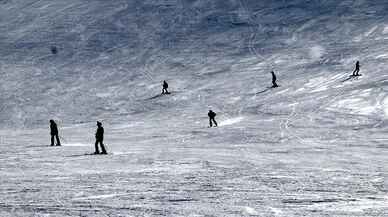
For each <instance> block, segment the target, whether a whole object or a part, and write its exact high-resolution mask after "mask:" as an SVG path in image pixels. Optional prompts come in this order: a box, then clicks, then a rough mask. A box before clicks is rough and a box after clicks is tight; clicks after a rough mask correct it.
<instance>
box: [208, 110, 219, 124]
mask: <svg viewBox="0 0 388 217" xmlns="http://www.w3.org/2000/svg"><path fill="white" fill-rule="evenodd" d="M216 115H217V114H216V113H215V112H213V111H212V110H209V113H208V114H207V116H209V125H210V127H213V123H214V125H215V126H216V127H217V126H218V124H217V121H216V119H215V117H216Z"/></svg>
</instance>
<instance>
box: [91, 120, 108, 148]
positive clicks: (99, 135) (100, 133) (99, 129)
mask: <svg viewBox="0 0 388 217" xmlns="http://www.w3.org/2000/svg"><path fill="white" fill-rule="evenodd" d="M103 142H104V128H103V127H102V123H101V122H99V121H97V131H96V143H95V144H94V147H95V152H94V154H107V152H106V149H105V146H104V143H103ZM98 143H100V146H101V153H100V151H99V150H98Z"/></svg>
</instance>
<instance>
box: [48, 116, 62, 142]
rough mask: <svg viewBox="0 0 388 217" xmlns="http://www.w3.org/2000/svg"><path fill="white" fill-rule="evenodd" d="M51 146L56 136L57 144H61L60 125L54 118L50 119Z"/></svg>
mask: <svg viewBox="0 0 388 217" xmlns="http://www.w3.org/2000/svg"><path fill="white" fill-rule="evenodd" d="M50 134H51V146H54V138H55V139H56V140H57V146H61V141H60V140H59V135H58V126H57V124H56V123H55V121H54V120H50Z"/></svg>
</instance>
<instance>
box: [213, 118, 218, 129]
mask: <svg viewBox="0 0 388 217" xmlns="http://www.w3.org/2000/svg"><path fill="white" fill-rule="evenodd" d="M213 121H214V125H215V126H216V127H218V124H217V121H216V119H213Z"/></svg>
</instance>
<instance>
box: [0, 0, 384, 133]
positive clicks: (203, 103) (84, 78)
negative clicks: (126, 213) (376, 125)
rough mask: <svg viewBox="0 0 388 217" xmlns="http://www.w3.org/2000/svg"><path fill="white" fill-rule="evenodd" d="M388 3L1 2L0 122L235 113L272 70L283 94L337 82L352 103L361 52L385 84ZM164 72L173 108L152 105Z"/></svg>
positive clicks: (368, 80) (371, 80)
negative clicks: (210, 110) (350, 78)
mask: <svg viewBox="0 0 388 217" xmlns="http://www.w3.org/2000/svg"><path fill="white" fill-rule="evenodd" d="M386 8H387V6H386V4H385V3H384V2H382V1H381V2H380V1H374V2H373V3H371V2H366V1H323V2H322V1H242V0H241V1H237V0H230V1H199V0H198V1H183V0H179V1H178V0H176V1H127V0H126V1H124V0H118V1H88V2H85V1H80V0H71V1H66V2H64V1H18V0H12V1H2V3H1V7H0V10H1V11H0V12H1V13H0V29H1V32H2V35H1V38H0V44H1V50H0V55H1V73H2V74H1V76H2V79H1V86H0V87H1V93H2V94H1V102H2V112H1V117H0V120H1V122H2V126H9V125H15V124H17V126H18V127H22V126H25V125H26V126H38V125H41V124H46V122H47V119H48V118H49V117H55V118H56V119H60V120H61V121H62V122H63V123H68V124H71V123H75V122H85V121H92V120H93V121H94V120H95V119H98V118H100V119H107V120H108V119H109V120H110V119H120V120H122V119H124V120H126V121H129V120H130V118H131V116H132V115H134V114H139V113H142V114H141V115H148V114H150V112H157V113H158V114H165V115H168V113H167V114H166V113H163V112H162V113H160V107H161V105H160V103H161V104H162V105H163V106H165V104H164V103H168V104H169V106H171V108H170V109H172V108H173V109H185V110H189V111H187V112H190V110H195V111H196V113H199V112H205V111H206V110H207V106H214V107H215V109H216V110H218V109H222V112H223V113H232V114H236V113H238V112H240V110H244V109H247V108H246V106H247V104H250V105H251V106H253V107H254V106H257V105H259V104H260V103H262V101H261V102H260V100H259V99H256V100H252V99H251V98H250V97H249V96H250V95H251V94H253V93H255V91H256V92H257V91H259V90H261V89H263V88H265V87H266V86H268V85H269V84H268V81H269V76H268V72H269V71H270V70H272V69H273V70H275V71H276V72H277V73H279V82H280V84H282V87H283V90H285V89H288V88H289V90H293V91H285V92H284V93H285V94H286V95H287V96H291V95H292V94H295V93H296V90H298V89H299V90H300V92H299V93H300V95H305V94H308V95H310V96H311V94H312V93H316V92H319V91H323V92H325V91H326V92H325V96H328V97H329V98H332V97H333V96H332V94H338V90H336V91H328V90H333V88H334V89H337V88H338V89H341V90H343V91H345V92H344V93H343V94H340V96H339V97H346V98H348V96H346V94H351V93H350V92H349V91H347V90H346V89H347V88H348V87H343V86H342V85H341V83H340V82H339V80H341V79H342V77H344V76H346V75H347V74H349V72H350V71H351V70H352V68H353V64H354V62H355V60H357V59H359V60H361V64H362V72H363V73H365V75H367V76H368V77H365V79H363V81H360V82H362V83H363V84H364V86H363V87H365V89H368V88H367V87H366V86H365V85H371V87H375V86H378V82H383V79H384V77H383V76H384V73H381V72H382V71H383V70H384V65H383V64H384V62H385V59H386V58H387V57H386V55H385V50H384V47H383V45H384V43H385V41H386V38H387V37H388V36H387V34H388V32H387V26H386V24H385V23H384V22H385V21H386V15H385V14H386V13H385V11H386ZM51 46H56V47H58V53H57V54H56V55H53V54H52V53H51V51H50V47H51ZM164 79H166V80H167V81H169V82H170V83H171V86H172V89H173V90H174V91H177V93H176V95H174V97H173V98H174V99H175V100H174V105H171V102H167V101H168V99H166V100H162V102H160V103H155V102H154V101H147V102H144V101H143V100H145V99H147V98H150V97H152V96H154V95H156V94H158V93H159V91H160V83H161V81H162V80H164ZM358 85H359V84H355V85H351V86H352V88H353V87H354V88H355V91H357V90H360V89H362V88H358ZM345 86H349V85H347V84H346V85H345ZM280 91H281V90H280ZM361 91H363V90H361ZM199 95H201V97H199ZM271 95H272V94H271ZM352 95H355V94H352ZM238 98H239V99H238ZM292 98H293V99H294V100H296V101H299V102H301V101H303V99H299V96H294V95H293V96H292ZM225 99H228V100H232V101H233V99H236V101H235V102H233V103H232V104H233V106H230V105H228V101H226V100H225ZM237 99H238V100H237ZM370 100H372V101H371V103H373V99H370ZM337 101H338V100H337ZM320 102H322V100H320ZM279 103H281V102H279ZM178 105H179V106H178ZM199 109H200V110H199ZM356 112H357V111H356ZM254 113H256V112H254ZM380 115H383V113H382V112H380Z"/></svg>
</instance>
